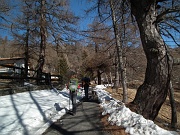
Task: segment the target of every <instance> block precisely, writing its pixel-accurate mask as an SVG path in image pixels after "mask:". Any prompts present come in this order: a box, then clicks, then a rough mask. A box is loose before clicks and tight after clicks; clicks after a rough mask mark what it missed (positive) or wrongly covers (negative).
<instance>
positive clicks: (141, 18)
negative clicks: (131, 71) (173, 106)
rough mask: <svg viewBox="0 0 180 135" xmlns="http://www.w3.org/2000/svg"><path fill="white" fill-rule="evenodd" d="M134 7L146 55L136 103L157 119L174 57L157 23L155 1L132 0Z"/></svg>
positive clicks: (150, 116)
mask: <svg viewBox="0 0 180 135" xmlns="http://www.w3.org/2000/svg"><path fill="white" fill-rule="evenodd" d="M131 9H132V13H133V15H134V16H135V18H136V21H137V24H138V27H139V31H140V36H141V41H142V45H143V49H144V52H145V55H146V58H147V67H146V73H145V80H144V82H143V84H142V85H141V86H140V87H139V88H138V90H137V93H136V96H135V99H134V101H133V103H134V104H135V105H136V107H137V112H138V113H140V114H142V115H143V116H144V117H145V118H147V119H151V120H154V119H155V118H156V116H157V115H158V112H159V110H160V108H161V106H162V104H163V103H164V102H165V100H166V97H167V93H168V89H169V84H170V76H171V70H172V58H171V56H170V55H169V53H168V51H167V48H166V45H165V43H164V41H163V39H162V37H161V36H160V34H159V32H158V29H157V25H156V24H155V21H156V17H157V14H156V2H155V1H150V0H149V1H144V0H131Z"/></svg>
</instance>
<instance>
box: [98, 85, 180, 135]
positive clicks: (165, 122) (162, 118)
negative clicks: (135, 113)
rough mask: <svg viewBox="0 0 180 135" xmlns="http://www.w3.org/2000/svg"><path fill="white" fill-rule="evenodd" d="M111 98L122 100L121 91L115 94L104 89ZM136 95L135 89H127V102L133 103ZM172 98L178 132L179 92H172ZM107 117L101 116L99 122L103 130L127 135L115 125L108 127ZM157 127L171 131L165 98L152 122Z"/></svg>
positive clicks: (113, 134) (179, 125)
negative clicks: (174, 102) (173, 99)
mask: <svg viewBox="0 0 180 135" xmlns="http://www.w3.org/2000/svg"><path fill="white" fill-rule="evenodd" d="M106 91H108V92H109V93H110V94H111V96H112V97H113V98H116V99H119V100H122V90H119V92H118V93H117V92H115V91H114V90H113V89H111V88H108V89H106ZM135 94H136V89H128V102H131V101H133V99H134V97H135ZM174 97H175V101H176V109H177V120H178V122H177V129H178V130H180V121H179V120H180V90H175V91H174ZM107 118H108V116H102V118H101V121H102V123H103V124H104V126H105V130H106V131H108V132H111V134H112V135H128V134H126V133H125V131H124V129H123V128H122V127H117V126H115V125H110V124H109V123H108V121H107ZM154 122H155V123H156V124H157V125H159V126H160V127H162V128H164V129H167V130H172V129H171V128H170V126H169V125H170V123H171V106H170V103H169V98H168V97H167V99H166V102H165V103H164V104H163V106H162V107H161V109H160V111H159V114H158V116H157V118H156V119H155V121H154Z"/></svg>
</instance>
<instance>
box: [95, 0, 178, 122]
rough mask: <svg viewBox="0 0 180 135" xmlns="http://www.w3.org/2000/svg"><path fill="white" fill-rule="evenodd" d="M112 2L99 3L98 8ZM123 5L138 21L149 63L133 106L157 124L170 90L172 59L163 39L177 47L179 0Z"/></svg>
mask: <svg viewBox="0 0 180 135" xmlns="http://www.w3.org/2000/svg"><path fill="white" fill-rule="evenodd" d="M110 1H111V0H104V1H98V5H99V6H100V5H101V3H103V2H106V3H107V2H110ZM124 3H125V4H126V8H129V9H131V13H132V19H134V18H135V21H136V23H137V26H138V28H139V33H140V38H141V42H142V46H143V50H144V52H145V56H146V59H147V67H146V72H145V79H144V82H143V84H142V85H140V87H139V88H138V90H137V93H136V96H135V99H134V100H133V102H132V103H133V105H134V106H135V108H136V111H137V112H138V113H139V114H142V115H143V116H144V117H145V118H147V119H151V120H154V119H155V118H156V116H157V115H158V112H159V110H160V108H161V106H162V104H163V103H164V102H165V100H166V97H167V94H168V91H169V89H170V81H171V71H172V65H173V59H172V57H171V55H170V53H169V50H168V46H167V44H166V42H165V41H164V36H167V37H168V38H171V39H172V40H173V41H174V42H175V43H176V44H177V45H178V42H177V40H176V38H175V36H174V35H176V34H179V33H180V31H179V26H180V25H179V24H180V20H179V16H180V15H179V13H180V5H179V4H178V0H122V4H124ZM122 8H123V7H122ZM119 19H120V18H119ZM133 21H134V20H133ZM172 31H173V32H172ZM174 32H175V33H176V34H173V33H174Z"/></svg>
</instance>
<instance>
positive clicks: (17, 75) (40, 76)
mask: <svg viewBox="0 0 180 135" xmlns="http://www.w3.org/2000/svg"><path fill="white" fill-rule="evenodd" d="M0 66H1V67H3V68H4V69H3V68H1V69H0V79H11V80H17V81H18V82H19V83H20V84H21V85H24V81H36V83H37V85H42V84H45V85H51V83H52V82H53V81H56V82H58V83H59V84H62V82H63V78H62V76H60V75H51V74H50V73H44V72H40V73H38V72H37V71H36V70H32V69H28V75H25V68H20V67H16V66H9V65H0ZM2 69H3V70H2ZM5 69H7V70H5Z"/></svg>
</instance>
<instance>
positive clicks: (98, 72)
mask: <svg viewBox="0 0 180 135" xmlns="http://www.w3.org/2000/svg"><path fill="white" fill-rule="evenodd" d="M97 78H98V85H101V73H100V71H99V69H98V70H97Z"/></svg>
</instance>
